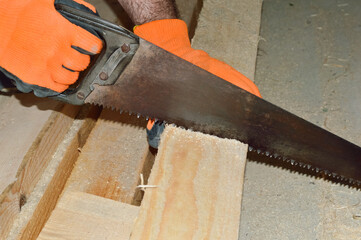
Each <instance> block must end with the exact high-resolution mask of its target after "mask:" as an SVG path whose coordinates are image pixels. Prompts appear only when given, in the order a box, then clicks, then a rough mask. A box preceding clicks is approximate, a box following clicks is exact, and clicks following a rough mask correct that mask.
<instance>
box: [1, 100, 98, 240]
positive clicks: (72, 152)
mask: <svg viewBox="0 0 361 240" xmlns="http://www.w3.org/2000/svg"><path fill="white" fill-rule="evenodd" d="M97 112H98V110H96V109H94V108H93V109H89V108H82V110H81V111H80V112H79V107H75V106H70V105H65V106H64V108H63V109H62V111H61V112H54V113H53V114H52V117H51V118H50V119H49V121H48V123H47V124H46V125H45V126H44V128H43V130H42V131H41V133H40V134H39V136H38V137H37V139H35V141H34V143H33V145H32V147H31V148H30V150H29V151H28V153H27V155H26V156H25V158H24V165H23V167H22V168H21V169H20V170H19V175H18V179H17V181H16V182H15V183H14V185H13V186H12V187H11V189H10V191H9V192H8V193H7V194H6V196H5V197H4V199H3V201H2V203H1V205H0V239H6V237H7V239H18V238H19V239H26V240H29V239H34V237H37V235H38V233H39V232H40V230H41V227H42V226H43V225H44V223H45V222H46V220H47V218H48V217H49V215H50V211H51V210H52V209H53V208H54V207H55V204H56V201H57V199H58V196H59V194H60V193H61V190H62V189H63V186H64V184H65V182H66V179H67V177H68V176H69V174H70V172H71V170H72V168H73V164H74V162H75V160H76V159H77V157H78V148H79V147H81V146H82V145H83V144H84V141H85V139H86V138H87V136H88V134H89V132H90V130H91V129H92V127H93V125H94V119H93V118H94V117H96V115H97ZM75 116H76V118H77V119H76V120H74V117H75Z"/></svg>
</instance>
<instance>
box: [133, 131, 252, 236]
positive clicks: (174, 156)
mask: <svg viewBox="0 0 361 240" xmlns="http://www.w3.org/2000/svg"><path fill="white" fill-rule="evenodd" d="M246 153H247V145H244V144H242V143H240V142H238V141H235V140H226V139H220V138H217V137H214V136H209V135H204V134H201V133H196V132H191V131H186V130H182V129H179V128H175V127H171V126H168V127H167V128H166V129H165V132H164V133H163V136H162V140H161V145H160V148H159V151H158V155H157V157H156V160H155V164H154V167H153V169H152V173H151V176H150V178H149V184H151V185H157V186H158V187H157V188H149V189H147V190H146V193H145V195H144V199H143V201H142V205H141V210H140V214H139V217H138V219H137V221H136V224H135V226H134V228H133V232H132V237H131V240H143V239H147V240H162V239H164V240H170V239H171V240H177V239H182V240H183V239H193V240H197V239H207V240H213V239H214V240H215V239H227V240H236V239H238V228H239V217H240V211H241V198H242V186H243V174H244V169H243V166H244V162H245V161H246Z"/></svg>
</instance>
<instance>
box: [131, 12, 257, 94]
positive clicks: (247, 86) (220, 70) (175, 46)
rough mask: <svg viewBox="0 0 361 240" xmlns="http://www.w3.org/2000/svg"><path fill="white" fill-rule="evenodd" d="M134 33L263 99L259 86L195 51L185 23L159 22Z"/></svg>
mask: <svg viewBox="0 0 361 240" xmlns="http://www.w3.org/2000/svg"><path fill="white" fill-rule="evenodd" d="M134 33H135V34H137V35H138V36H139V37H141V38H143V39H145V40H147V41H149V42H151V43H153V44H155V45H157V46H158V47H161V48H163V49H165V50H167V51H168V52H171V53H173V54H174V55H177V56H178V57H180V58H183V59H184V60H187V61H188V62H191V63H193V64H194V65H196V66H198V67H200V68H203V69H204V70H206V71H208V72H210V73H213V74H214V75H216V76H218V77H220V78H222V79H224V80H226V81H228V82H230V83H232V84H234V85H236V86H238V87H240V88H243V89H244V90H246V91H248V92H250V93H252V94H254V95H256V96H258V97H261V94H260V92H259V90H258V88H257V86H256V85H255V84H254V83H253V82H252V81H251V80H249V79H248V78H247V77H245V76H244V75H242V74H241V73H240V72H238V71H237V70H235V69H234V68H232V67H231V66H229V65H227V64H226V63H224V62H221V61H219V60H217V59H214V58H212V57H210V56H209V55H208V54H207V53H206V52H204V51H201V50H195V49H193V48H192V47H191V43H190V41H189V37H188V29H187V25H186V24H185V22H184V21H182V20H179V19H164V20H157V21H153V22H149V23H146V24H143V25H140V26H137V27H136V28H135V29H134Z"/></svg>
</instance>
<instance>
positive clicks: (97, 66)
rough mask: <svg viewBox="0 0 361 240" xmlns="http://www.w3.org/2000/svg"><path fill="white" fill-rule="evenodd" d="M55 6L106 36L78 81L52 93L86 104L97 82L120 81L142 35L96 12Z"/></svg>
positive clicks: (99, 83)
mask: <svg viewBox="0 0 361 240" xmlns="http://www.w3.org/2000/svg"><path fill="white" fill-rule="evenodd" d="M55 8H56V10H57V11H58V12H59V13H60V14H61V15H63V16H64V17H65V18H67V19H68V20H71V22H73V23H75V24H78V25H80V26H82V27H86V28H89V29H93V30H95V31H96V32H97V33H98V34H99V36H100V37H101V38H102V40H103V49H102V51H101V53H100V54H99V55H97V56H94V57H93V59H92V61H91V63H90V65H89V67H88V68H87V69H86V70H85V71H83V72H81V73H80V76H79V79H78V80H77V82H76V83H75V84H74V85H72V86H71V87H69V88H68V89H67V90H65V91H64V92H62V93H60V94H58V95H56V96H52V97H51V98H55V99H57V100H61V101H63V102H67V103H70V104H74V105H82V104H84V100H85V99H86V98H87V96H88V95H89V94H90V93H91V92H92V91H93V90H94V85H95V84H98V85H112V84H114V83H115V82H116V81H117V79H118V77H119V76H120V74H121V73H122V72H123V70H124V69H125V67H126V66H127V65H128V63H129V62H130V61H131V59H132V58H133V56H134V54H135V52H136V51H137V49H138V46H139V37H138V36H136V35H135V34H133V33H132V32H130V31H128V30H127V29H125V28H123V27H120V26H118V25H116V24H113V23H111V22H108V21H106V20H104V19H102V18H100V17H98V16H95V15H93V14H90V13H86V12H84V11H81V10H78V9H75V8H72V7H69V6H66V5H63V4H56V5H55Z"/></svg>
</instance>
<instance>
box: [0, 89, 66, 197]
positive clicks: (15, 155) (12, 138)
mask: <svg viewBox="0 0 361 240" xmlns="http://www.w3.org/2000/svg"><path fill="white" fill-rule="evenodd" d="M61 106H62V104H61V103H60V102H55V101H52V100H50V99H47V100H42V99H40V98H37V97H35V96H34V95H33V94H16V95H13V96H11V97H10V96H2V95H0V153H1V157H0V166H1V167H0V194H1V193H2V192H4V190H5V189H6V188H7V187H8V186H9V185H10V184H11V183H13V182H15V181H16V174H17V172H18V169H19V167H20V165H21V163H22V162H23V159H24V157H25V155H26V153H27V152H28V150H29V148H30V147H31V146H32V144H33V141H34V139H35V138H36V137H37V136H38V134H39V133H40V131H41V130H42V129H43V127H44V124H46V123H47V121H48V119H49V117H50V116H51V114H52V112H53V111H52V110H53V109H55V110H61ZM5 192H6V191H5ZM1 199H2V197H1V196H0V202H1Z"/></svg>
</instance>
